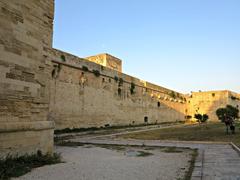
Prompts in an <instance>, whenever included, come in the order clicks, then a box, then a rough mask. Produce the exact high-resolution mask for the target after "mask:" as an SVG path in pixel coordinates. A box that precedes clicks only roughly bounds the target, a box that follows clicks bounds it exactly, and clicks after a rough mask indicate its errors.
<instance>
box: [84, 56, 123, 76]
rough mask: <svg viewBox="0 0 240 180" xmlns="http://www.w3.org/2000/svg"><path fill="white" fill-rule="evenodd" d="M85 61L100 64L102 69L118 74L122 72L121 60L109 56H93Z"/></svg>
mask: <svg viewBox="0 0 240 180" xmlns="http://www.w3.org/2000/svg"><path fill="white" fill-rule="evenodd" d="M85 59H87V60H89V61H91V62H95V63H97V64H100V65H102V66H104V67H108V68H110V69H113V70H116V71H118V72H122V60H121V59H119V58H116V57H114V56H112V55H110V54H107V53H104V54H98V55H95V56H90V57H86V58H85Z"/></svg>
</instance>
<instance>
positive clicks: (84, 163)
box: [16, 145, 192, 180]
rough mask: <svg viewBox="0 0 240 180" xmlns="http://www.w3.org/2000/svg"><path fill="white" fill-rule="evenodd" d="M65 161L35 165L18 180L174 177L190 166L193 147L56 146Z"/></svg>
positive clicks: (150, 179)
mask: <svg viewBox="0 0 240 180" xmlns="http://www.w3.org/2000/svg"><path fill="white" fill-rule="evenodd" d="M56 151H57V152H59V153H61V155H62V157H63V161H64V163H61V164H56V165H51V166H45V167H41V168H37V169H34V170H33V171H32V172H30V173H28V174H26V175H25V176H22V177H20V178H16V179H18V180H146V179H147V180H174V179H182V178H183V177H184V175H185V172H186V171H188V169H189V161H190V160H191V153H192V150H188V149H180V150H178V149H176V150H173V151H172V150H169V149H164V148H149V147H130V146H121V147H114V146H112V147H111V146H109V147H96V146H94V145H84V146H80V147H60V146H57V147H56Z"/></svg>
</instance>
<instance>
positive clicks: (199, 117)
mask: <svg viewBox="0 0 240 180" xmlns="http://www.w3.org/2000/svg"><path fill="white" fill-rule="evenodd" d="M194 118H195V119H197V122H199V124H200V123H204V122H206V121H207V120H208V118H209V117H208V115H207V114H203V115H202V114H195V115H194Z"/></svg>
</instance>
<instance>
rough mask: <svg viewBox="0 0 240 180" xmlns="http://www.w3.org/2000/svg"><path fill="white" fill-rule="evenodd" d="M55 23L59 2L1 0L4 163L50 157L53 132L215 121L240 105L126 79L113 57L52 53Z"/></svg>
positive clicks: (228, 98) (0, 143)
mask: <svg viewBox="0 0 240 180" xmlns="http://www.w3.org/2000/svg"><path fill="white" fill-rule="evenodd" d="M53 18H54V0H21V1H20V0H0V157H4V156H6V155H7V154H12V155H16V154H17V155H22V154H25V153H28V154H30V153H36V152H37V151H38V150H41V151H42V152H43V153H52V151H53V131H54V128H55V129H65V128H89V127H105V126H119V125H137V124H149V123H154V124H157V123H162V122H176V121H185V117H186V116H187V115H192V116H193V115H194V113H195V112H199V113H207V114H209V115H210V118H211V119H212V120H216V117H215V116H214V111H215V109H216V108H217V107H218V106H225V105H226V104H233V105H235V106H236V107H239V98H240V97H239V95H238V94H235V93H233V92H230V91H222V92H206V93H193V94H192V96H186V95H184V94H181V93H179V92H175V91H173V90H170V89H167V88H164V87H161V86H157V85H154V84H152V83H149V82H146V81H142V80H140V79H138V78H135V77H132V76H129V75H127V74H124V73H122V62H121V60H120V59H118V58H116V57H114V56H111V55H109V54H100V55H97V56H91V57H88V58H79V57H76V56H74V55H71V54H68V53H66V52H62V51H59V50H57V49H54V48H52V35H53ZM213 94H214V95H213Z"/></svg>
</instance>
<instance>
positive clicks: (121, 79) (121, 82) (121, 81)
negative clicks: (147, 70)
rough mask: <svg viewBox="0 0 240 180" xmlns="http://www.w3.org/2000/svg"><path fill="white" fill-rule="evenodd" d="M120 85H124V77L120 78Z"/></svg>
mask: <svg viewBox="0 0 240 180" xmlns="http://www.w3.org/2000/svg"><path fill="white" fill-rule="evenodd" d="M118 85H119V86H122V85H123V78H120V79H119V84H118Z"/></svg>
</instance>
